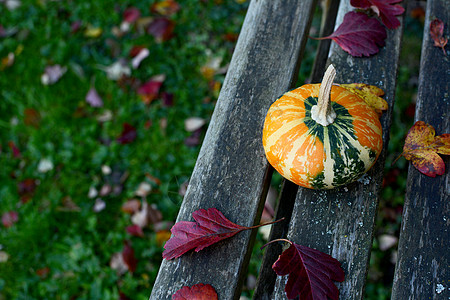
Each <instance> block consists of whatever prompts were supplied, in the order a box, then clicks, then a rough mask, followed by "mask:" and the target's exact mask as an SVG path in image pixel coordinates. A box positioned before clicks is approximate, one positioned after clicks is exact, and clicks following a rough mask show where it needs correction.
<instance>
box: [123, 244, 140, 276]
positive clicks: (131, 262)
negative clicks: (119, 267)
mask: <svg viewBox="0 0 450 300" xmlns="http://www.w3.org/2000/svg"><path fill="white" fill-rule="evenodd" d="M122 258H123V261H124V263H125V265H126V266H127V267H128V270H129V271H130V272H131V273H134V271H136V267H137V263H138V261H137V259H136V257H135V256H134V250H133V248H132V247H131V242H130V241H124V246H123V250H122Z"/></svg>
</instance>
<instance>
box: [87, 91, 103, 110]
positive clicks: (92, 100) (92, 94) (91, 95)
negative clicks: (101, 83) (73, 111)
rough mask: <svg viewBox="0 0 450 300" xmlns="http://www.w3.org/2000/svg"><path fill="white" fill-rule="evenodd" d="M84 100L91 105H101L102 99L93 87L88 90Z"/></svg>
mask: <svg viewBox="0 0 450 300" xmlns="http://www.w3.org/2000/svg"><path fill="white" fill-rule="evenodd" d="M86 102H87V103H89V105H90V106H92V107H102V106H103V100H102V98H101V97H100V95H99V94H98V93H97V90H96V89H95V88H94V87H91V88H90V89H89V92H88V93H87V95H86Z"/></svg>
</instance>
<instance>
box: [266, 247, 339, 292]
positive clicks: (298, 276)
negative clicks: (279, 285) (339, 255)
mask: <svg viewBox="0 0 450 300" xmlns="http://www.w3.org/2000/svg"><path fill="white" fill-rule="evenodd" d="M274 241H285V242H288V243H290V244H291V245H290V246H289V248H288V249H287V250H285V251H283V253H282V254H281V255H280V256H279V257H278V259H277V261H276V262H275V263H274V264H273V266H272V269H273V270H274V271H275V273H277V274H278V275H280V276H284V275H289V278H288V281H287V284H286V287H285V291H286V295H287V297H288V298H289V299H294V298H295V297H297V296H300V300H302V299H305V300H306V299H328V298H331V299H333V300H337V299H339V290H338V288H337V287H336V285H335V284H334V283H333V281H338V282H342V281H344V276H345V275H344V271H343V270H342V268H341V263H340V262H339V261H338V260H336V259H335V258H333V257H332V256H330V255H328V254H325V253H323V252H320V251H318V250H315V249H312V248H309V247H306V246H301V245H297V244H295V243H293V242H291V241H288V240H274ZM274 241H272V242H274ZM272 242H271V243H272ZM327 297H328V298H327Z"/></svg>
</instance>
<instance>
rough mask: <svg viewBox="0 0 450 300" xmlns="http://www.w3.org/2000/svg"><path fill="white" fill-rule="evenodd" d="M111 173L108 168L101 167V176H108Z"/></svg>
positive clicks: (106, 166)
mask: <svg viewBox="0 0 450 300" xmlns="http://www.w3.org/2000/svg"><path fill="white" fill-rule="evenodd" d="M111 172H112V169H111V167H110V166H108V165H102V174H103V175H109V174H111Z"/></svg>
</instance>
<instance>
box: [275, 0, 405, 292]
mask: <svg viewBox="0 0 450 300" xmlns="http://www.w3.org/2000/svg"><path fill="white" fill-rule="evenodd" d="M349 10H352V7H351V6H350V5H349V1H341V3H340V9H339V13H338V16H337V21H336V24H337V25H339V24H341V23H342V20H343V17H344V15H345V13H346V12H347V11H349ZM401 30H402V29H401V27H400V28H398V29H396V30H391V31H389V32H388V38H387V40H386V46H385V47H384V48H383V49H382V50H381V51H380V52H379V53H378V54H376V55H375V56H372V57H370V58H354V57H352V56H350V55H349V54H347V53H346V52H344V51H343V50H341V49H340V48H339V46H338V45H336V44H335V43H333V44H332V46H331V49H330V58H329V61H330V62H331V63H333V65H334V66H335V67H336V70H337V76H336V80H335V82H337V83H352V82H362V83H368V84H372V85H376V86H378V87H380V88H382V89H383V90H384V91H385V93H386V95H385V97H384V98H385V99H386V100H387V102H388V103H389V110H388V111H387V112H385V113H384V114H383V116H382V118H381V123H382V126H383V140H384V148H383V149H384V150H383V152H382V154H381V155H380V157H379V158H378V161H377V163H376V164H375V166H374V167H373V168H372V169H371V170H370V171H369V172H368V173H367V174H366V175H365V176H364V177H363V178H362V179H361V180H359V181H358V182H356V183H353V184H350V185H348V186H346V187H342V188H338V189H334V190H330V191H314V190H309V189H305V188H299V190H298V193H297V198H296V202H295V206H294V211H293V213H292V218H291V223H290V229H289V233H288V239H290V240H291V241H293V242H295V243H298V244H301V245H305V246H308V247H311V248H315V249H317V250H320V251H322V252H325V253H328V254H330V255H332V256H333V257H335V258H336V259H338V260H339V261H340V262H341V263H342V267H343V269H344V271H345V275H346V277H345V281H344V282H343V283H339V284H337V286H338V287H339V290H340V299H363V296H364V286H365V279H366V273H367V268H368V263H369V258H370V250H371V246H372V235H373V227H374V219H375V215H376V210H377V205H378V195H379V191H380V188H381V182H382V177H383V166H384V161H385V151H386V148H387V143H388V139H389V127H390V123H391V122H390V120H391V115H392V107H393V103H394V91H395V83H396V73H397V65H398V57H399V52H400V51H399V50H400V40H401V33H402V31H401ZM286 282H287V276H284V277H278V278H277V282H276V284H275V289H274V296H273V297H272V299H285V298H286V295H285V292H284V287H285V284H286Z"/></svg>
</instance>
